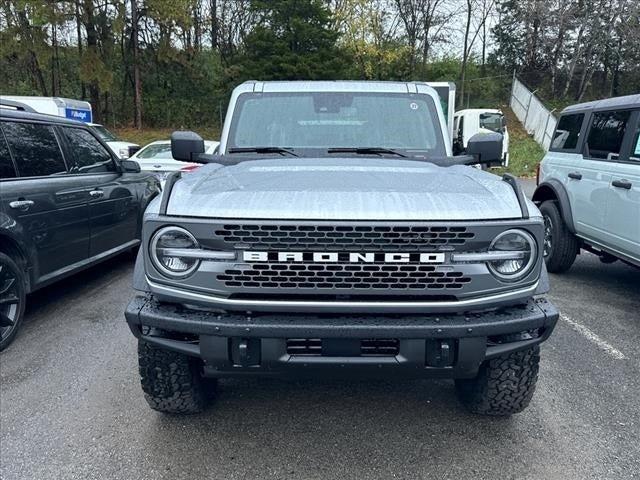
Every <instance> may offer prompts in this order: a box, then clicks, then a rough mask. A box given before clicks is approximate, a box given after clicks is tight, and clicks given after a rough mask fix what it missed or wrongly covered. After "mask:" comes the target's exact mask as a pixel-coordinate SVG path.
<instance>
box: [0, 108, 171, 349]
mask: <svg viewBox="0 0 640 480" xmlns="http://www.w3.org/2000/svg"><path fill="white" fill-rule="evenodd" d="M2 103H3V105H0V107H2V108H0V350H2V349H4V348H5V347H6V346H7V345H8V344H9V343H10V342H11V341H12V340H13V338H14V337H15V335H16V333H17V331H18V328H19V326H20V323H21V321H22V316H23V314H24V308H25V300H26V294H28V293H31V292H33V291H35V290H37V289H39V288H41V287H43V286H45V285H48V284H50V283H52V282H54V281H56V280H58V279H60V278H63V277H66V276H68V275H71V274H73V273H75V272H77V271H79V270H82V269H83V268H86V267H88V266H90V265H93V264H95V263H97V262H99V261H101V260H105V259H107V258H109V257H111V256H113V255H116V254H118V253H121V252H124V251H127V250H131V249H134V248H137V246H138V244H139V243H140V230H141V216H142V213H143V212H144V209H145V207H146V205H147V203H148V202H149V201H150V200H151V199H152V198H153V197H154V196H156V195H157V194H158V193H159V191H160V187H159V184H158V182H157V180H156V179H155V178H154V177H153V176H152V175H148V174H142V173H140V168H139V166H138V165H137V164H136V163H135V162H128V161H120V160H118V159H117V158H116V157H115V155H114V154H113V153H112V152H111V150H109V148H107V147H106V145H105V144H104V142H102V141H101V140H100V139H98V138H97V137H96V136H95V135H94V134H93V132H92V131H91V129H90V128H88V127H87V126H86V125H85V124H83V123H80V122H75V121H71V120H66V119H64V118H59V117H55V116H51V115H42V114H37V113H34V112H32V111H29V110H30V109H29V108H28V107H24V106H20V105H11V106H9V105H8V104H9V103H10V102H7V101H3V102H2Z"/></svg>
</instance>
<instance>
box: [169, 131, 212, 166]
mask: <svg viewBox="0 0 640 480" xmlns="http://www.w3.org/2000/svg"><path fill="white" fill-rule="evenodd" d="M201 153H204V140H202V137H201V136H200V135H198V134H197V133H195V132H189V131H177V132H173V133H172V134H171V156H173V158H174V159H175V160H182V161H183V162H191V161H194V157H196V156H197V155H200V154H201Z"/></svg>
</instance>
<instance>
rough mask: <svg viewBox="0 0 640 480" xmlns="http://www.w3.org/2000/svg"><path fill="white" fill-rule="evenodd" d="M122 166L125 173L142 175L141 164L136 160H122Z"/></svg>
mask: <svg viewBox="0 0 640 480" xmlns="http://www.w3.org/2000/svg"><path fill="white" fill-rule="evenodd" d="M120 166H121V167H122V171H123V172H125V173H140V164H139V163H138V162H136V161H135V160H120Z"/></svg>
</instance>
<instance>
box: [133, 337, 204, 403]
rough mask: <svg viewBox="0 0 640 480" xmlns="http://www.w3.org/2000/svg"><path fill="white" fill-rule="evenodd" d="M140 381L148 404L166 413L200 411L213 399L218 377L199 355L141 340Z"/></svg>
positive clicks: (139, 358) (139, 357)
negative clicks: (208, 375)
mask: <svg viewBox="0 0 640 480" xmlns="http://www.w3.org/2000/svg"><path fill="white" fill-rule="evenodd" d="M138 364H139V368H140V382H141V384H142V390H143V391H144V396H145V399H146V400H147V403H148V404H149V406H150V407H151V408H152V409H154V410H157V411H159V412H164V413H198V412H201V411H202V410H204V409H205V408H206V407H207V405H208V404H209V403H210V401H211V400H212V399H213V393H214V392H215V381H212V380H210V379H205V378H204V377H203V376H202V366H201V363H200V361H199V360H198V359H195V358H191V357H189V356H187V355H183V354H180V353H176V352H172V351H170V350H164V349H160V348H156V347H154V346H153V345H150V344H149V343H147V342H143V341H140V342H138Z"/></svg>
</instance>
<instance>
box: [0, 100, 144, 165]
mask: <svg viewBox="0 0 640 480" xmlns="http://www.w3.org/2000/svg"><path fill="white" fill-rule="evenodd" d="M2 98H3V99H5V100H12V101H14V102H20V103H24V104H25V105H28V106H30V107H31V108H33V109H34V110H35V111H36V112H38V113H46V114H48V115H56V116H58V117H65V118H70V119H71V120H78V121H80V122H84V123H88V124H89V125H91V126H92V127H93V130H94V132H95V133H96V134H97V135H98V137H100V139H101V140H102V141H103V142H105V143H106V144H107V145H108V146H109V148H110V149H111V150H113V152H114V153H115V154H116V155H118V157H120V158H128V157H129V152H130V150H129V147H135V148H136V149H137V148H139V147H140V146H139V145H137V144H135V143H131V142H123V141H120V140H119V139H118V138H117V137H116V136H115V135H114V134H113V133H111V132H110V131H109V130H107V129H106V128H105V127H104V126H102V125H100V124H97V123H92V122H93V112H92V110H91V104H90V103H89V102H85V101H84V100H74V99H72V98H61V97H30V96H29V97H28V96H17V95H2Z"/></svg>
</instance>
